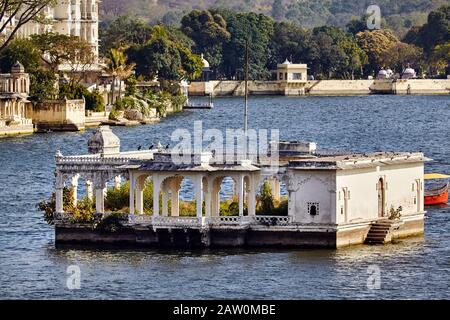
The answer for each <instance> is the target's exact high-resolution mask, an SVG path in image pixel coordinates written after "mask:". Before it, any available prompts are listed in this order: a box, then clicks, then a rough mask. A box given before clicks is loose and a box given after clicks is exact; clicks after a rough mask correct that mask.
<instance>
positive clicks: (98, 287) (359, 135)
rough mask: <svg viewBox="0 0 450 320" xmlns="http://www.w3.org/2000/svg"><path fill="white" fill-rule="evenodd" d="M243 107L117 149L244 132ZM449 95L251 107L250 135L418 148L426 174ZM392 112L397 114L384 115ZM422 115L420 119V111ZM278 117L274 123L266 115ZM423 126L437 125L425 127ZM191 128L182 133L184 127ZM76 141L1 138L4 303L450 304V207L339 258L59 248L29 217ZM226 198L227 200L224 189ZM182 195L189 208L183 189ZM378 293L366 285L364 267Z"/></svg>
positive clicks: (183, 120)
mask: <svg viewBox="0 0 450 320" xmlns="http://www.w3.org/2000/svg"><path fill="white" fill-rule="evenodd" d="M241 102H242V101H241V99H218V100H217V101H216V103H215V104H216V108H215V109H213V110H209V111H190V112H185V113H183V114H178V115H175V116H173V117H170V118H168V119H165V120H163V121H162V122H161V123H160V124H157V125H152V126H142V127H136V128H115V129H114V131H115V132H116V133H117V134H118V135H119V137H120V138H121V141H122V149H123V150H132V149H136V148H137V147H138V146H140V145H142V146H146V145H147V144H148V145H149V146H150V145H152V144H155V143H157V142H158V141H161V143H162V144H163V145H165V144H167V143H169V142H170V134H171V132H172V131H173V130H174V129H176V128H178V127H184V126H186V125H187V124H192V123H193V121H196V120H200V119H203V120H204V123H203V127H204V128H205V129H207V128H216V127H219V128H221V129H224V128H237V127H240V126H241V120H240V114H241V109H240V108H241ZM447 104H448V97H410V96H409V97H392V96H382V97H379V96H377V97H372V96H371V97H353V98H350V97H349V98H255V99H252V101H251V104H250V119H251V123H252V127H255V128H257V129H258V128H269V129H274V128H280V129H281V137H282V139H286V140H299V139H301V140H312V141H317V142H318V143H319V145H320V146H322V147H325V148H337V147H338V148H342V149H346V150H356V151H375V150H382V149H388V150H389V149H390V150H400V151H404V150H406V151H409V150H417V151H424V152H425V153H426V154H427V156H429V157H431V158H433V159H434V160H435V161H434V162H432V163H430V164H429V165H428V170H429V171H437V172H447V173H449V172H450V163H449V160H448V154H449V152H450V145H449V143H448V141H447V140H448V139H447V137H448V136H450V126H448V119H449V116H450V109H448V108H447V107H446V106H447ZM393 105H394V106H395V108H393V107H392V106H393ZM424 106H426V108H427V112H426V113H425V112H423V107H424ZM274 115H276V116H274ZM428 119H434V120H433V121H434V122H433V125H430V123H429V120H428ZM188 129H190V128H188ZM89 135H90V131H88V132H84V133H52V134H46V135H33V136H24V137H15V138H6V139H0V163H1V165H2V167H1V169H0V185H1V188H2V189H1V192H0V204H1V205H2V215H0V288H1V290H0V298H38V299H47V298H83V299H86V298H103V299H114V298H121V299H126V298H128V299H212V298H234V299H249V298H253V299H335V298H338V299H348V298H360V299H366V298H380V299H395V298H406V299H410V298H419V299H424V298H431V299H441V298H447V299H448V298H450V294H449V292H448V283H449V282H450V272H449V267H450V239H449V237H448V231H449V230H450V222H449V221H450V209H449V207H448V206H443V207H434V208H430V209H429V212H428V219H427V221H426V236H425V238H413V239H408V240H401V241H398V242H397V243H395V244H392V245H387V246H357V247H352V248H346V249H342V250H338V251H335V250H274V249H270V250H254V249H249V250H245V249H236V250H193V251H168V250H128V249H124V250H111V249H80V248H73V247H69V248H68V247H62V248H58V249H56V248H55V247H54V243H53V230H52V228H51V227H49V226H47V225H46V224H45V223H44V222H43V220H42V218H41V214H40V213H39V212H38V211H37V209H36V203H37V202H38V201H40V200H41V199H44V198H47V197H48V196H49V195H50V194H51V192H52V187H53V186H52V183H53V170H54V158H53V156H54V154H55V152H56V150H57V149H61V151H62V152H63V154H78V153H85V152H86V140H87V138H88V137H89ZM223 190H224V191H223V192H224V194H223V196H224V197H226V196H227V195H229V194H232V191H233V188H232V183H231V181H228V182H226V183H225V185H224V188H223ZM184 193H185V194H184V197H185V198H186V199H189V198H190V197H191V195H190V194H189V185H188V184H187V185H186V191H185V192H184ZM69 265H79V266H80V268H81V272H82V279H81V290H80V291H70V290H68V289H67V288H66V286H65V284H66V277H67V274H66V268H67V267H68V266H69ZM374 265H375V266H378V267H379V268H380V271H381V290H375V291H372V290H369V289H368V288H367V279H368V276H369V274H368V268H369V267H370V266H374Z"/></svg>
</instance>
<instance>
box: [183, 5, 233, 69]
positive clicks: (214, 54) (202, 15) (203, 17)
mask: <svg viewBox="0 0 450 320" xmlns="http://www.w3.org/2000/svg"><path fill="white" fill-rule="evenodd" d="M181 28H182V30H183V32H184V33H185V34H186V35H187V36H189V37H190V38H191V39H193V40H194V42H195V47H194V48H193V50H194V52H195V53H197V54H204V56H205V59H206V60H208V62H209V64H210V66H211V69H212V70H213V71H216V70H217V69H218V68H219V66H220V65H221V64H222V62H223V56H222V50H223V44H224V43H225V42H227V41H228V40H229V39H230V33H229V32H228V31H227V23H226V22H225V19H224V18H223V17H222V16H221V15H220V14H219V13H212V12H211V11H208V10H203V11H199V10H194V11H192V12H191V13H189V14H188V15H186V16H184V17H183V19H182V20H181Z"/></svg>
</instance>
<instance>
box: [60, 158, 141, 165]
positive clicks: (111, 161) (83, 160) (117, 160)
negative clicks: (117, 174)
mask: <svg viewBox="0 0 450 320" xmlns="http://www.w3.org/2000/svg"><path fill="white" fill-rule="evenodd" d="M130 160H132V159H129V158H119V157H115V158H99V157H83V156H70V157H56V164H57V165H58V164H88V165H89V164H100V165H101V164H106V165H124V164H128V163H130Z"/></svg>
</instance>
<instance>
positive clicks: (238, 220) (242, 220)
mask: <svg viewBox="0 0 450 320" xmlns="http://www.w3.org/2000/svg"><path fill="white" fill-rule="evenodd" d="M208 222H209V224H211V225H215V226H220V225H243V224H246V225H248V224H250V223H253V222H254V219H253V217H248V216H246V217H240V216H229V217H211V218H209V221H208Z"/></svg>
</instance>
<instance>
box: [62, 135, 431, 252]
mask: <svg viewBox="0 0 450 320" xmlns="http://www.w3.org/2000/svg"><path fill="white" fill-rule="evenodd" d="M296 144H297V148H299V147H298V146H299V145H300V144H299V143H298V142H297V143H296ZM302 145H303V144H302ZM287 149H289V156H288V157H286V158H283V156H281V161H280V162H281V163H282V166H281V167H280V168H279V170H278V172H274V171H273V170H272V168H269V167H265V166H264V165H262V164H258V163H252V162H251V161H250V160H243V161H238V162H235V163H234V164H227V165H222V164H220V163H218V162H216V161H215V158H214V157H213V156H212V154H211V153H202V154H201V155H192V159H200V160H199V161H193V162H192V163H191V164H177V163H176V162H174V161H172V155H171V153H170V152H168V151H166V150H164V151H162V150H158V149H155V150H147V151H137V152H120V141H119V139H118V138H117V136H115V135H114V133H112V131H111V130H110V128H109V127H102V128H100V129H99V130H98V131H97V132H95V133H94V135H93V136H92V137H91V139H90V140H89V153H90V154H89V155H85V156H69V157H65V156H62V155H61V154H60V153H58V154H57V155H56V177H57V180H56V182H57V183H56V194H57V199H56V201H57V211H58V214H63V206H62V201H63V198H62V191H63V188H64V187H65V186H66V187H67V184H68V183H70V185H71V186H72V187H73V188H75V187H76V186H77V185H78V179H80V178H81V179H85V180H86V181H87V182H88V184H89V186H91V187H92V186H93V187H94V190H91V191H90V192H89V191H88V194H91V195H92V194H95V198H96V209H97V213H98V214H102V215H103V214H107V213H106V212H105V204H104V194H105V192H106V188H107V187H108V184H112V183H114V185H115V186H117V185H118V184H120V183H121V182H120V181H121V180H122V179H125V180H126V181H128V182H129V185H130V188H129V190H130V193H129V197H130V202H129V212H128V214H129V221H128V226H130V227H133V226H136V227H139V226H145V227H147V228H152V229H153V230H156V229H167V230H174V229H178V230H200V231H201V239H202V241H203V242H204V243H210V241H211V239H212V238H211V232H210V231H208V230H215V231H214V232H216V231H217V232H219V231H220V232H225V233H226V232H231V231H233V232H234V231H236V230H240V232H244V233H250V234H248V235H247V236H248V237H250V238H249V240H248V241H250V243H253V242H252V241H255V242H254V243H260V242H259V240H258V239H253V240H252V239H251V234H252V232H261V233H265V234H266V235H267V234H270V233H273V234H274V238H270V237H269V236H267V237H269V238H270V240H267V238H265V240H264V241H268V242H264V243H270V244H272V245H275V244H277V243H278V242H277V241H281V240H277V239H279V238H277V237H278V236H276V235H275V234H282V237H283V238H282V239H283V240H282V242H283V243H282V244H286V245H289V244H290V243H291V244H295V243H305V241H306V243H308V241H309V240H308V237H310V236H313V237H314V239H315V240H314V241H316V242H314V241H313V243H312V244H314V243H316V244H325V245H331V246H343V245H349V244H357V243H362V242H363V241H364V239H365V237H366V236H367V232H368V230H369V229H370V226H371V225H372V224H373V223H377V222H379V221H385V220H387V219H388V218H389V216H388V215H387V213H388V212H389V208H395V209H396V208H398V207H402V208H403V213H402V214H403V216H402V222H404V223H405V224H406V225H410V226H412V227H411V228H413V229H411V230H413V231H414V232H416V233H418V232H423V220H424V213H425V212H424V207H423V201H419V199H421V198H423V196H424V194H423V188H422V187H421V188H418V189H417V190H414V188H413V191H412V189H411V185H415V184H417V181H420V185H421V186H422V185H423V167H424V161H425V160H426V159H425V158H424V155H423V154H421V153H387V152H384V153H372V154H345V155H334V156H330V155H326V154H323V153H321V152H320V151H318V150H317V149H316V148H313V151H311V150H310V148H307V150H303V151H298V152H297V154H296V155H295V152H294V151H295V150H294V149H295V147H292V148H291V147H289V148H287ZM286 155H287V154H285V156H286ZM295 158H296V159H295ZM287 159H288V160H287ZM118 177H120V179H119V178H118ZM225 177H229V178H231V179H232V180H234V184H235V195H236V197H237V200H238V213H239V214H238V215H237V216H235V217H224V216H221V212H220V196H219V193H220V189H221V184H222V182H223V180H224V178H225ZM149 178H151V179H152V181H153V208H152V212H153V215H148V214H146V212H144V189H145V188H146V187H147V184H146V181H148V179H149ZM183 179H189V180H190V181H191V182H192V184H193V189H194V202H195V204H196V207H195V212H192V215H193V216H190V217H181V216H180V202H179V197H180V189H181V188H180V187H181V183H182V181H183ZM264 181H268V182H269V184H270V185H271V187H272V191H273V194H274V198H275V199H276V200H281V198H282V196H281V192H282V191H283V192H285V194H286V195H287V200H288V215H287V216H274V217H271V216H257V215H256V205H257V199H258V193H259V190H260V187H261V184H262V183H263V182H264ZM380 181H383V184H382V187H381V188H382V189H383V198H382V199H380V197H379V195H380V190H379V188H380V187H377V186H379V185H380ZM377 188H378V189H377ZM94 191H95V192H94ZM75 194H76V193H75ZM380 212H382V213H383V214H381V215H380ZM421 226H422V227H421ZM218 230H219V231H218ZM411 230H410V231H411ZM402 232H404V233H403V234H406V233H407V232H408V230H406V231H405V230H404V231H402ZM213 234H214V233H213ZM298 236H299V237H300V238H301V239H298V238H297V237H298ZM265 237H266V236H265ZM330 237H331V238H332V239H331V238H330ZM244 238H245V237H244ZM244 238H242V239H244ZM305 238H306V240H305ZM242 239H241V240H242ZM241 240H239V241H241ZM214 241H219V240H217V239H216V240H214ZM214 241H213V242H214ZM242 241H244V242H245V241H247V240H245V239H244V240H242Z"/></svg>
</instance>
